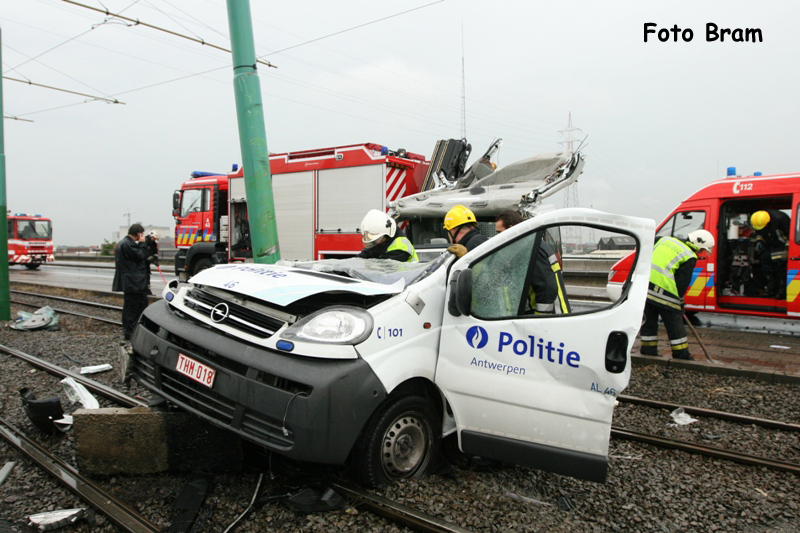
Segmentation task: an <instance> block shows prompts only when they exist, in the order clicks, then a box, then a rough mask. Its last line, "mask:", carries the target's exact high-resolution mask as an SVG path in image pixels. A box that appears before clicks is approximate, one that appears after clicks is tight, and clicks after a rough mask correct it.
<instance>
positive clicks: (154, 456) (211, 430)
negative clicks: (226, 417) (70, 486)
mask: <svg viewBox="0 0 800 533" xmlns="http://www.w3.org/2000/svg"><path fill="white" fill-rule="evenodd" d="M73 431H74V433H75V444H76V446H75V449H76V459H77V463H78V468H79V469H80V470H81V472H83V473H86V474H96V475H110V474H134V475H142V474H155V473H159V472H164V471H167V470H171V471H176V470H177V471H191V470H205V471H207V472H223V471H235V470H239V469H241V465H242V448H241V441H240V439H239V437H238V436H237V435H235V434H233V433H231V432H229V431H225V430H222V429H218V428H215V427H213V426H211V425H209V424H207V423H206V422H204V421H202V420H200V419H199V418H197V417H194V416H192V415H189V414H187V413H181V412H164V411H156V410H152V409H148V408H146V407H135V408H132V409H123V408H104V409H78V410H77V411H75V412H74V413H73Z"/></svg>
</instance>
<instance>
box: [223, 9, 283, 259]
mask: <svg viewBox="0 0 800 533" xmlns="http://www.w3.org/2000/svg"><path fill="white" fill-rule="evenodd" d="M227 1H228V27H229V28H230V34H231V51H232V52H233V54H232V55H233V87H234V94H235V95H236V115H237V118H238V122H239V145H240V147H241V150H242V165H243V166H244V184H245V192H246V194H247V216H248V218H249V220H250V241H251V243H252V246H253V260H254V261H255V262H256V263H274V262H276V261H278V260H279V259H280V258H281V254H280V249H279V248H278V225H277V223H276V219H275V200H274V198H273V196H272V175H271V174H270V171H269V153H268V151H267V133H266V130H265V129H264V109H263V106H262V104H261V84H260V82H259V80H258V72H256V51H255V44H254V41H253V22H252V20H251V16H250V0H227Z"/></svg>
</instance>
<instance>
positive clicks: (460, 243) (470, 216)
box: [444, 205, 489, 257]
mask: <svg viewBox="0 0 800 533" xmlns="http://www.w3.org/2000/svg"><path fill="white" fill-rule="evenodd" d="M444 229H445V230H446V231H447V236H448V237H449V238H450V242H452V243H453V244H451V245H450V247H449V248H448V249H447V251H449V252H452V253H454V254H456V256H458V257H462V256H463V255H464V254H465V253H467V252H469V251H471V250H472V249H473V248H475V247H476V246H478V245H481V244H483V243H485V242H486V241H488V240H489V239H488V237H486V236H485V235H483V234H482V233H481V232H480V231H478V219H476V218H475V213H473V212H472V211H471V210H470V209H468V208H466V207H464V206H463V205H455V206H453V208H452V209H450V211H448V212H447V214H446V215H445V216H444Z"/></svg>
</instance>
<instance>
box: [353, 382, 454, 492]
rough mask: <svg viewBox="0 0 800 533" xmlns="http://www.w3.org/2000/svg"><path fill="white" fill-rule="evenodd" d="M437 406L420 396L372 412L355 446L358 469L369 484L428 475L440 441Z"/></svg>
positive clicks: (364, 481)
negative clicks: (437, 429)
mask: <svg viewBox="0 0 800 533" xmlns="http://www.w3.org/2000/svg"><path fill="white" fill-rule="evenodd" d="M436 420H437V415H436V410H435V409H434V408H433V406H431V404H430V402H428V401H427V400H426V399H424V398H422V397H420V396H401V397H398V398H394V399H392V400H390V401H389V402H388V403H387V404H386V405H385V406H384V407H383V408H382V409H381V410H380V411H378V412H377V413H376V414H375V415H373V417H372V419H371V420H370V422H369V423H368V424H367V428H366V430H365V432H364V435H363V437H362V439H361V442H360V449H357V450H356V452H357V453H356V455H355V471H356V474H357V476H358V477H359V478H360V480H361V482H362V483H363V484H364V485H366V486H368V487H379V486H381V485H386V484H388V483H392V482H393V481H397V480H398V479H418V478H421V477H424V476H425V475H427V473H428V471H429V470H430V467H431V465H432V464H433V463H434V458H435V457H437V453H438V450H439V445H440V440H441V439H440V436H439V435H438V434H436V432H435V430H434V428H435V427H436V423H435V421H436Z"/></svg>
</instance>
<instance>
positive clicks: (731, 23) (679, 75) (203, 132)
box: [0, 0, 800, 245]
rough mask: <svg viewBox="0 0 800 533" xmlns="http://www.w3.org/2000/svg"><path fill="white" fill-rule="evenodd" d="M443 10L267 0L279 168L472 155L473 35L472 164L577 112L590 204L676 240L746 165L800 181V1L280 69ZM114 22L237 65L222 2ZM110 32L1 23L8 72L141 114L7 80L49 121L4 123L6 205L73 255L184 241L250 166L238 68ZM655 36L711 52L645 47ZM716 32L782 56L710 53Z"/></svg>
mask: <svg viewBox="0 0 800 533" xmlns="http://www.w3.org/2000/svg"><path fill="white" fill-rule="evenodd" d="M82 1H83V3H85V4H88V5H92V6H95V7H102V6H101V4H100V2H99V1H98V0H82ZM432 1H435V0H419V1H414V2H398V1H380V2H375V1H372V2H365V1H356V0H337V1H335V2H331V1H321V0H304V1H302V2H298V1H295V0H274V1H266V0H251V9H252V12H253V20H254V32H255V40H256V53H257V54H258V55H259V56H266V58H267V59H268V60H269V61H271V62H273V63H275V64H276V65H277V66H278V67H279V68H278V69H268V68H266V67H263V66H259V73H260V79H261V87H262V93H263V101H264V106H265V115H266V117H265V118H266V131H267V144H268V147H269V150H270V151H272V152H283V151H292V150H304V149H311V148H322V147H327V146H335V145H342V144H352V143H359V142H375V143H379V144H384V145H387V146H389V147H390V148H392V149H396V148H405V149H407V150H409V151H413V152H417V153H422V154H425V155H426V156H430V154H431V152H432V150H433V147H434V144H435V142H436V140H437V139H443V138H458V137H460V134H461V81H462V79H461V58H462V27H463V47H464V57H465V66H466V76H465V80H466V96H467V100H466V110H467V112H466V115H467V116H466V125H467V137H468V139H469V141H470V142H471V143H472V145H473V155H474V156H477V155H480V153H482V152H483V151H484V150H485V149H486V147H488V145H489V144H490V143H491V141H492V140H493V139H494V138H497V137H500V138H503V139H504V143H503V146H502V148H501V150H500V153H499V162H500V164H501V165H502V164H506V163H510V162H513V161H517V160H519V159H523V158H525V157H528V156H531V155H534V154H536V153H542V152H550V151H556V150H558V149H560V148H561V147H562V145H560V144H559V143H560V142H563V141H565V140H566V135H565V134H564V133H559V132H560V131H561V130H565V129H566V126H567V118H568V115H569V113H570V112H571V113H572V121H573V126H574V127H576V128H580V130H581V132H576V133H575V137H576V139H582V138H583V137H587V136H588V137H587V140H586V142H587V146H586V148H585V150H584V153H585V154H586V156H587V163H586V167H585V170H584V174H583V176H582V177H581V179H580V181H579V186H578V191H579V199H580V204H581V205H582V206H585V207H589V206H593V207H594V208H596V209H603V210H606V211H612V212H618V213H625V214H631V215H637V216H645V217H649V218H654V219H656V221H657V222H658V221H660V220H661V219H662V218H663V217H664V216H665V215H666V214H667V213H668V212H669V211H671V210H672V209H673V207H674V206H675V205H676V204H677V203H678V202H680V201H681V200H682V199H683V198H685V197H686V196H688V195H689V194H691V193H692V192H694V191H695V190H696V189H697V188H699V187H700V186H701V185H702V184H704V183H707V182H708V181H711V180H713V179H715V178H717V177H720V176H722V175H724V173H725V169H726V168H727V167H728V166H736V167H737V170H738V171H739V172H740V173H742V174H751V173H752V172H754V171H762V172H764V174H779V173H786V172H797V171H800V161H798V159H800V155H798V154H799V153H800V152H799V151H798V149H797V147H796V145H795V144H794V143H795V142H796V137H795V133H794V132H795V130H796V127H797V126H796V124H797V122H796V121H797V120H798V118H800V113H799V112H798V111H799V108H800V104H798V100H799V99H798V96H797V94H798V88H800V68H798V64H797V58H798V53H800V32H798V31H797V28H796V21H797V20H798V18H799V15H800V3H799V2H797V1H796V0H771V1H770V2H753V1H741V0H727V1H722V0H706V1H703V2H698V1H696V0H671V1H650V2H643V1H641V0H613V1H612V0H606V1H598V0H594V1H591V0H586V1H583V0H562V1H559V2H555V1H548V2H536V1H527V0H525V1H523V0H517V1H512V0H495V1H494V2H485V1H480V2H479V1H477V0H444V1H442V2H439V3H436V4H434V5H430V6H429V7H425V8H424V9H420V10H417V11H414V12H411V13H408V14H404V15H400V16H397V17H394V18H390V19H388V20H383V21H381V22H376V23H374V24H371V25H368V26H365V27H361V28H357V29H354V30H352V31H348V32H345V33H342V34H340V35H336V36H332V37H330V38H326V39H324V40H320V41H318V42H315V43H311V44H305V45H303V46H299V47H296V48H292V49H291V50H288V51H286V52H278V53H273V52H275V51H278V50H282V49H285V48H287V47H290V46H294V45H298V44H300V43H304V42H306V41H309V40H312V39H317V38H319V37H322V36H326V35H329V34H331V33H334V32H338V31H341V30H346V29H348V28H352V27H354V26H358V25H359V24H364V23H368V22H370V21H374V20H377V19H380V18H382V17H388V16H390V15H393V14H396V13H400V12H403V11H407V10H409V9H411V8H414V7H418V6H425V5H426V4H429V3H430V2H432ZM103 5H105V6H106V7H107V8H108V9H109V11H111V12H120V11H123V10H124V11H123V13H124V15H126V16H129V17H131V18H138V19H139V20H141V21H143V22H147V23H149V24H154V25H157V26H161V27H165V28H169V29H171V30H173V31H175V32H178V33H183V34H189V35H191V34H194V35H196V36H198V37H200V38H202V39H204V40H205V41H206V42H209V43H213V44H217V45H220V46H224V47H226V48H229V47H230V41H229V39H228V37H227V35H228V25H227V13H226V6H225V2H224V1H223V0H168V1H167V0H139V1H138V2H136V1H133V0H104V2H103ZM104 18H105V17H104V16H103V15H102V14H100V13H96V12H93V11H89V10H87V9H84V8H81V7H78V6H74V5H70V4H67V3H65V2H62V1H59V0H3V6H2V9H0V28H2V42H3V48H2V59H3V65H2V69H3V74H4V76H9V77H13V78H27V79H30V80H31V81H32V82H35V83H41V84H44V85H51V86H55V87H59V88H64V89H70V90H74V91H78V92H82V93H88V94H92V95H98V96H111V97H116V98H118V99H119V100H121V101H123V102H125V104H126V105H110V104H106V103H103V102H97V101H94V102H88V103H85V101H86V98H84V97H81V96H74V95H69V94H64V93H60V92H56V91H52V90H46V89H41V88H36V87H31V86H28V85H25V84H21V83H17V82H13V81H9V80H3V96H4V114H5V115H6V116H9V115H10V116H16V117H20V118H25V119H29V120H33V121H34V122H33V123H29V122H22V121H16V120H8V119H6V120H5V121H4V125H5V153H6V191H7V203H8V208H9V209H10V210H11V211H12V212H35V213H41V214H43V215H45V216H49V217H51V218H52V219H53V223H54V233H55V241H56V244H58V245H80V244H92V245H97V244H100V243H102V242H103V240H105V239H108V240H110V239H111V236H112V234H113V233H114V232H115V231H117V229H118V228H119V226H120V225H126V224H127V221H128V218H127V216H126V213H129V212H130V213H131V220H132V221H141V222H143V223H144V224H153V225H162V226H172V225H173V222H172V217H171V200H172V192H173V191H174V190H175V189H177V188H178V187H179V186H180V184H181V182H182V181H184V180H185V179H187V178H188V175H189V173H190V172H191V171H193V170H209V171H217V172H225V171H228V170H229V169H230V165H231V164H232V163H239V162H240V161H241V156H240V154H239V144H238V138H237V126H236V113H235V109H234V103H233V102H234V100H233V98H234V97H233V88H232V73H231V58H230V55H229V54H226V53H224V52H220V51H217V50H214V49H211V48H208V47H203V46H201V45H199V44H195V43H191V42H189V41H185V40H183V39H180V38H177V37H172V36H168V35H166V34H163V33H160V32H156V31H154V30H151V29H148V28H146V27H142V26H138V27H129V26H126V25H124V24H122V23H120V22H113V21H112V22H109V23H106V24H102V25H99V26H96V25H98V24H100V23H102V22H103V20H104ZM646 22H655V23H657V24H658V25H659V27H672V25H673V24H678V26H679V27H681V28H687V27H688V28H691V29H692V30H693V31H694V39H693V40H692V41H691V42H688V43H686V42H677V43H675V42H667V43H661V42H658V41H657V40H656V39H652V37H651V40H650V42H648V43H644V42H643V35H644V31H643V28H644V24H645V23H646ZM708 22H714V23H716V24H718V25H719V26H723V27H730V28H737V27H738V28H760V29H761V30H762V34H763V36H764V42H762V43H734V42H727V41H726V42H724V43H719V42H715V43H712V42H706V40H705V25H706V23H708ZM94 26H96V27H95V28H94V29H92V28H93V27H94ZM54 47H56V48H54ZM32 57H35V58H36V59H35V60H32V61H29V59H30V58H32ZM15 67H18V68H16V69H15ZM12 69H14V70H12ZM212 69H217V70H213V71H212V72H208V71H211V70H212ZM203 72H206V73H205V74H200V73H203ZM178 78H183V79H180V80H179V81H172V80H176V79H178ZM144 87H149V88H144ZM473 159H474V157H473ZM471 161H472V160H471ZM554 203H556V204H557V205H562V203H563V200H562V198H560V197H558V198H556V199H555V202H554ZM345 208H346V206H345Z"/></svg>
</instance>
